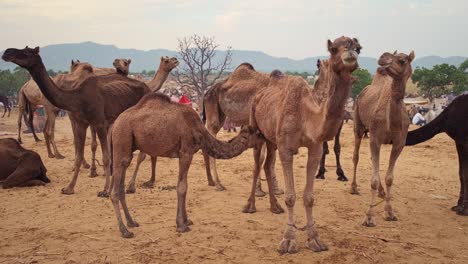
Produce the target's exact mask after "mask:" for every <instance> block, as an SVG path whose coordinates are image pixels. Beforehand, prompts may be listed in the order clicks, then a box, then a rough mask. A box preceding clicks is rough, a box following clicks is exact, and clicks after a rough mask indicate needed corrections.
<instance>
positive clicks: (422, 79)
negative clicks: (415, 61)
mask: <svg viewBox="0 0 468 264" xmlns="http://www.w3.org/2000/svg"><path fill="white" fill-rule="evenodd" d="M411 78H412V80H413V81H414V82H416V83H417V86H418V87H419V88H420V90H421V92H422V93H423V94H424V95H425V96H427V97H428V98H429V100H431V101H432V100H433V99H434V98H435V97H439V96H441V95H444V94H447V93H449V92H450V91H453V92H456V93H460V92H462V91H463V90H464V89H466V79H467V78H466V74H465V73H464V72H463V71H461V70H460V69H459V68H457V67H455V66H453V65H448V64H446V63H444V64H439V65H435V66H434V67H433V68H432V69H427V68H416V69H415V70H414V72H413V76H412V77H411Z"/></svg>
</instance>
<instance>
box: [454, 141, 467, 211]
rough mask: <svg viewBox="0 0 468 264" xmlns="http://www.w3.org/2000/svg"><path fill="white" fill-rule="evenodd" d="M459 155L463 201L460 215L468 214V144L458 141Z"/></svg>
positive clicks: (459, 209)
mask: <svg viewBox="0 0 468 264" xmlns="http://www.w3.org/2000/svg"><path fill="white" fill-rule="evenodd" d="M457 150H458V153H459V154H458V155H459V156H460V163H461V170H460V172H461V176H460V179H461V182H460V183H461V187H460V188H461V189H462V190H461V191H460V194H461V195H462V197H463V198H462V199H463V200H462V202H461V205H460V206H459V208H458V210H457V214H458V215H463V216H468V144H463V143H460V144H459V143H457Z"/></svg>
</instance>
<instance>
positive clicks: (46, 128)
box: [42, 116, 55, 159]
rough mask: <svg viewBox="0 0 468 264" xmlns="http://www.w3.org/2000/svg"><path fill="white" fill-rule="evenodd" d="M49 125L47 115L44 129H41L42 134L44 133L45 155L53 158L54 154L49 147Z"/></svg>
mask: <svg viewBox="0 0 468 264" xmlns="http://www.w3.org/2000/svg"><path fill="white" fill-rule="evenodd" d="M49 126H50V120H49V116H47V117H46V121H45V126H44V130H42V134H43V135H44V140H45V144H46V148H47V156H48V157H49V158H51V159H53V158H55V154H54V153H53V152H52V149H51V148H50V137H49V130H48V129H49Z"/></svg>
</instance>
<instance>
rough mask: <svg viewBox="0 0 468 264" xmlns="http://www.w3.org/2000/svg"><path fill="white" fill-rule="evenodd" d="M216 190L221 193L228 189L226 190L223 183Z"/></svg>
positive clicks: (217, 185)
mask: <svg viewBox="0 0 468 264" xmlns="http://www.w3.org/2000/svg"><path fill="white" fill-rule="evenodd" d="M216 190H217V191H219V192H222V191H225V190H226V188H224V186H223V185H221V183H218V184H216Z"/></svg>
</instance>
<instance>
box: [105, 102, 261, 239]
mask: <svg viewBox="0 0 468 264" xmlns="http://www.w3.org/2000/svg"><path fill="white" fill-rule="evenodd" d="M110 134H111V136H110V141H111V149H112V168H113V173H112V176H113V177H112V178H113V179H112V181H113V188H112V194H111V199H112V204H113V205H114V210H115V214H116V217H117V221H118V224H119V229H120V232H121V234H122V236H123V237H125V238H130V237H133V233H132V232H130V231H128V229H127V227H126V226H125V225H124V223H123V222H122V217H121V214H120V208H119V203H120V204H121V205H122V207H123V211H124V213H125V217H126V219H127V224H128V226H129V227H136V226H138V224H137V223H136V222H135V221H134V220H133V219H132V217H131V216H130V213H129V211H128V208H127V203H126V200H125V191H124V184H125V172H126V170H127V167H128V166H129V165H130V162H131V159H132V153H133V152H134V151H135V150H137V149H139V150H140V151H141V152H144V153H147V154H148V155H150V156H151V157H157V156H160V157H168V158H179V176H178V183H177V200H178V203H177V218H176V224H177V232H187V231H190V228H189V225H191V224H192V222H191V221H190V220H189V219H188V217H187V211H186V205H185V199H186V195H187V188H188V186H187V173H188V170H189V167H190V164H191V162H192V157H193V154H195V153H196V152H197V151H198V150H200V149H202V150H203V151H206V152H207V153H208V154H209V155H210V156H213V157H216V158H222V159H229V158H232V157H235V156H237V155H240V154H241V153H242V152H243V151H244V150H245V149H247V148H248V147H249V146H252V145H255V144H259V143H261V141H260V140H261V139H260V136H259V135H258V134H257V133H255V132H254V131H253V130H252V129H251V128H250V127H245V128H244V129H243V130H242V131H241V133H240V134H239V135H238V136H237V137H235V138H234V139H232V140H231V141H229V142H228V143H225V142H222V141H218V140H217V139H216V138H214V137H213V136H212V135H211V134H210V133H209V132H208V131H207V130H206V128H205V127H204V125H203V123H202V121H201V120H200V117H199V116H198V114H197V113H196V112H195V111H194V110H193V109H192V108H191V107H189V106H185V105H181V104H177V103H173V102H171V100H170V98H169V97H167V96H165V95H163V94H158V93H152V94H148V95H146V96H145V97H143V98H142V99H141V100H140V102H138V104H137V105H135V106H134V107H131V108H129V109H128V110H126V111H125V112H123V113H122V114H120V116H119V117H118V118H117V120H116V121H115V123H114V126H113V127H112V130H111V133H110Z"/></svg>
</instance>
